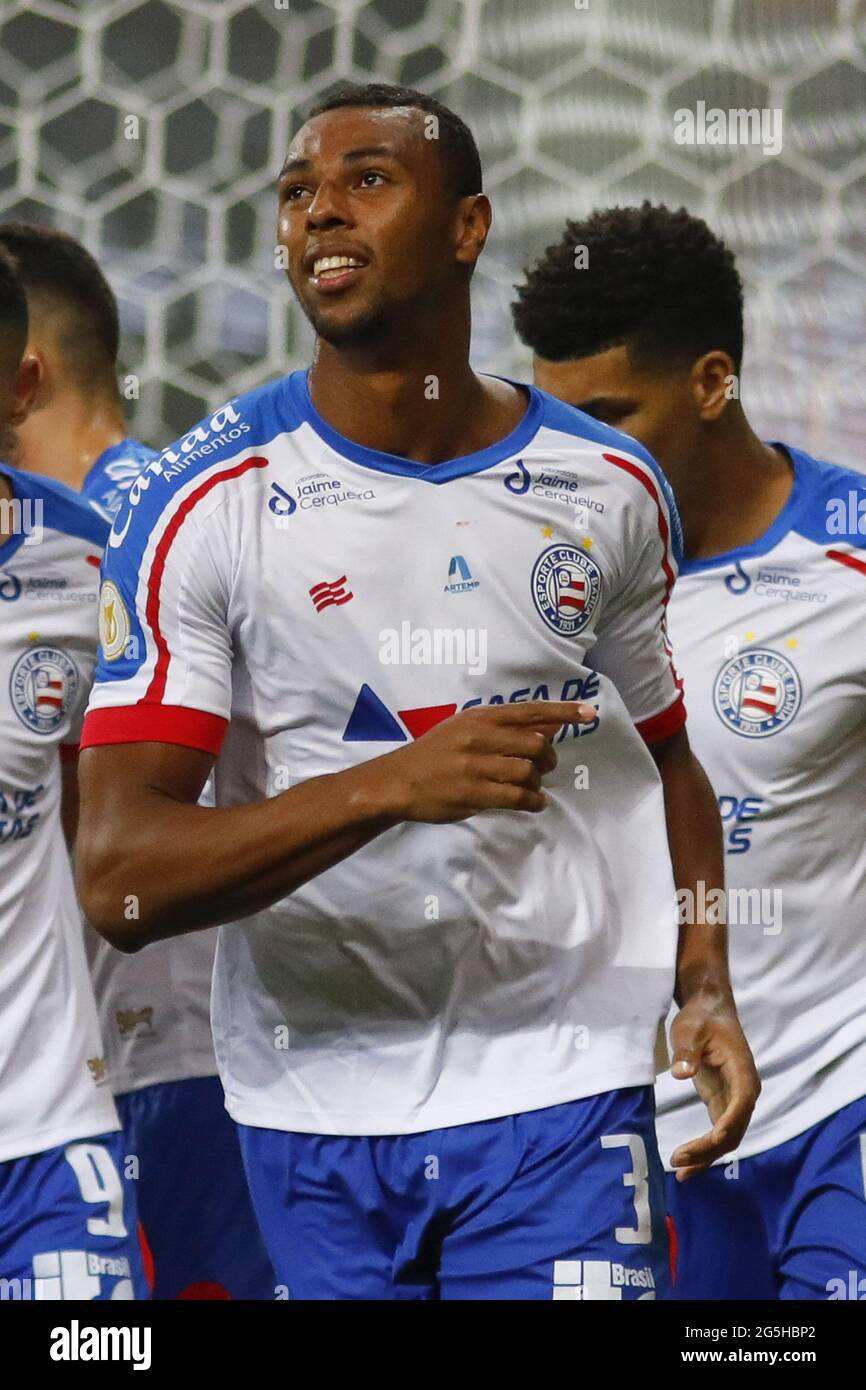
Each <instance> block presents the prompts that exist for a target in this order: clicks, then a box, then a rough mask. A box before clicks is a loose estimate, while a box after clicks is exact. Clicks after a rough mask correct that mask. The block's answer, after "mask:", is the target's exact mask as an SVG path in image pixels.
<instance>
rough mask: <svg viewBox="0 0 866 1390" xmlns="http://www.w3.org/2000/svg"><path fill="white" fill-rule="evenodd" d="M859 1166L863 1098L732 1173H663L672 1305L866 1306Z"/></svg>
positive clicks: (864, 1135)
mask: <svg viewBox="0 0 866 1390" xmlns="http://www.w3.org/2000/svg"><path fill="white" fill-rule="evenodd" d="M864 1168H866V1099H864V1100H857V1101H854V1102H853V1103H852V1104H851V1105H846V1106H845V1107H844V1109H842V1110H837V1111H836V1113H835V1114H834V1115H830V1116H828V1117H827V1119H826V1120H821V1121H820V1123H819V1124H817V1125H813V1126H812V1128H811V1129H807V1130H805V1132H804V1133H803V1134H798V1135H796V1136H795V1138H793V1139H789V1140H788V1141H787V1143H785V1144H779V1145H777V1147H776V1148H773V1149H767V1150H766V1152H765V1153H760V1154H755V1155H754V1156H753V1157H752V1158H741V1159H740V1160H739V1162H738V1163H737V1164H736V1165H734V1164H732V1163H725V1164H720V1165H719V1166H718V1167H716V1168H711V1169H710V1170H709V1172H707V1173H701V1174H699V1175H698V1176H697V1177H694V1178H690V1179H689V1180H688V1182H684V1183H678V1182H677V1181H676V1179H675V1178H674V1177H673V1174H668V1175H667V1193H668V1211H669V1212H670V1214H671V1216H672V1217H673V1222H674V1227H675V1230H676V1236H677V1280H676V1288H675V1293H674V1297H675V1298H677V1299H692V1298H698V1299H704V1298H706V1299H738V1298H742V1299H779V1298H801V1299H802V1298H805V1299H822V1300H827V1299H836V1298H850V1297H852V1296H857V1297H859V1298H861V1299H862V1298H866V1192H864V1183H866V1173H864ZM726 1174H728V1176H726ZM734 1174H736V1176H734ZM861 1281H862V1284H861ZM858 1287H859V1289H860V1292H859V1295H852V1293H851V1289H852V1288H854V1289H856V1288H858Z"/></svg>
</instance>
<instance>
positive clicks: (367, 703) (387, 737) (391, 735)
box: [343, 685, 407, 743]
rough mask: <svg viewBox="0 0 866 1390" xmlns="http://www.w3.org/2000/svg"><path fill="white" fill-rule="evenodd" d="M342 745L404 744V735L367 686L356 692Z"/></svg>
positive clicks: (386, 709)
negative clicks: (353, 706) (356, 696)
mask: <svg viewBox="0 0 866 1390" xmlns="http://www.w3.org/2000/svg"><path fill="white" fill-rule="evenodd" d="M343 742H344V743H406V742H407V739H406V735H405V733H404V731H403V730H402V729H401V728H400V725H399V724H398V723H397V720H396V719H395V718H394V716H393V714H392V713H391V711H390V710H389V709H388V707H387V705H383V704H382V701H381V700H380V699H379V696H378V695H377V694H376V693H375V691H373V690H371V689H370V687H369V685H362V686H361V689H360V690H359V691H358V698H357V700H356V701H355V708H354V709H353V710H352V713H351V714H350V715H349V722H348V724H347V725H346V729H345V732H344V734H343Z"/></svg>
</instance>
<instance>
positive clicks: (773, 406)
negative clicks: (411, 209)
mask: <svg viewBox="0 0 866 1390" xmlns="http://www.w3.org/2000/svg"><path fill="white" fill-rule="evenodd" d="M373 77H375V78H378V79H381V80H387V81H397V82H407V83H410V84H412V85H416V86H420V87H421V88H423V89H424V90H426V91H429V92H432V93H434V94H435V95H437V96H439V97H441V98H442V99H444V100H445V101H446V102H448V103H449V104H451V105H453V106H454V107H455V108H456V109H457V110H458V111H459V112H460V113H461V114H462V115H463V116H464V117H465V118H466V119H467V121H468V122H469V124H470V125H471V126H472V128H473V130H474V131H475V134H476V137H477V139H478V142H479V146H480V149H481V154H482V159H483V161H484V166H485V172H486V190H487V192H489V193H490V195H491V197H492V199H493V205H494V219H495V220H494V230H493V235H492V237H491V241H490V243H489V245H488V249H487V251H486V253H485V255H484V257H483V258H482V261H481V265H480V268H479V271H478V274H477V276H476V281H475V289H474V301H475V329H474V339H473V359H474V362H475V365H476V366H477V367H479V368H483V369H487V370H492V371H500V372H504V373H513V374H519V375H525V374H526V373H527V372H528V358H527V355H526V353H525V352H524V350H523V349H522V348H521V346H520V345H519V344H518V343H517V342H516V341H515V338H514V335H513V332H512V330H511V323H510V315H509V312H508V305H509V302H510V300H511V297H512V286H513V284H514V282H515V280H517V279H518V278H519V275H520V271H521V268H522V267H523V266H525V265H526V264H527V263H528V262H529V261H530V260H531V259H533V258H534V257H535V256H536V255H537V254H538V253H539V252H540V251H541V250H542V249H543V248H544V246H545V245H547V244H548V243H549V242H550V241H551V240H554V239H555V238H556V237H558V235H559V233H560V231H561V228H562V224H563V221H564V219H565V218H566V217H567V216H578V215H581V214H584V213H586V212H588V211H589V210H590V209H591V208H592V207H594V206H599V205H605V204H610V203H616V202H619V203H629V202H635V201H639V200H640V199H642V198H643V197H650V198H654V199H664V200H665V201H667V202H669V203H673V204H675V205H679V204H680V203H684V204H685V205H686V206H687V207H688V208H689V209H690V210H692V211H695V212H700V213H701V214H703V215H705V216H706V217H707V219H708V220H709V222H710V224H711V225H712V226H713V227H714V228H715V229H716V230H718V231H720V232H721V233H722V234H723V235H724V236H725V237H726V238H727V239H728V240H729V242H730V244H731V245H732V246H733V248H734V250H735V251H736V252H737V253H738V255H739V257H740V264H741V269H742V271H743V273H744V275H745V278H746V282H747V292H748V296H749V316H748V335H749V336H748V351H747V358H746V362H745V367H744V380H743V399H744V401H745V404H746V406H747V409H748V410H749V411H750V413H751V414H752V416H753V418H754V421H755V423H756V424H757V425H758V426H759V427H760V429H761V431H762V432H763V433H764V434H765V435H767V436H768V437H774V438H783V439H790V440H791V441H793V442H796V443H797V444H799V445H801V446H804V447H807V448H810V449H812V450H813V451H815V452H818V453H820V454H824V455H825V456H829V457H831V458H834V459H836V460H837V461H838V462H841V463H847V464H849V465H852V466H855V467H861V468H862V467H864V466H866V463H864V459H866V454H864V450H863V441H864V440H866V332H864V329H866V153H864V151H866V141H864V134H866V0H687V3H684V0H371V3H360V2H359V0H257V3H253V4H250V3H247V0H182V3H164V0H145V3H138V0H78V2H77V3H71V0H30V3H24V2H23V0H21V2H19V0H0V218H2V219H6V218H12V217H16V218H23V219H26V220H32V221H37V222H43V223H47V224H49V225H56V226H59V227H62V228H64V229H65V230H67V231H69V232H71V233H72V234H73V235H75V236H77V237H79V238H81V239H82V240H83V241H84V242H85V244H86V245H87V246H88V247H89V248H90V250H91V251H93V253H94V254H95V255H96V256H97V258H98V259H99V260H100V262H101V264H102V265H103V268H104V269H105V271H106V272H107V274H108V276H109V278H110V280H111V282H112V284H113V285H114V287H115V289H116V291H117V293H118V297H119V299H120V303H121V313H122V323H123V329H124V333H123V348H122V360H123V369H124V373H133V374H134V375H135V377H136V378H138V382H139V383H140V385H139V388H138V389H139V396H138V399H137V400H136V399H133V400H131V401H130V410H131V426H132V430H133V432H134V433H136V434H138V435H139V436H140V437H142V438H144V439H146V440H148V442H151V443H154V444H158V445H163V444H166V443H168V442H169V440H170V439H171V438H172V437H174V436H175V435H176V434H178V433H179V432H181V431H182V430H183V429H185V428H188V427H189V426H190V425H192V424H193V423H194V422H195V420H197V419H198V417H199V416H200V415H202V414H204V413H205V411H206V410H207V408H208V407H209V406H213V405H216V404H218V403H219V402H220V401H222V400H224V399H225V398H226V397H227V396H229V395H233V394H236V393H238V392H240V391H243V390H245V389H247V388H249V387H251V386H253V385H257V384H259V383H260V382H262V381H264V380H265V379H267V378H269V377H273V376H276V375H279V374H281V373H282V372H284V371H286V370H288V369H291V368H292V367H295V366H299V365H302V364H303V363H304V362H305V360H306V358H307V354H308V349H309V342H310V335H309V330H308V328H307V326H306V324H305V322H304V321H303V318H302V316H301V315H300V313H299V312H298V311H297V309H296V308H295V306H294V304H293V302H292V298H291V295H290V292H289V290H288V287H287V285H286V282H285V279H284V276H283V274H282V272H281V271H279V270H278V269H277V268H276V267H275V260H274V241H275V225H274V224H275V196H274V183H275V178H276V174H277V172H278V170H279V168H280V165H281V163H282V160H283V157H284V154H285V150H286V146H287V143H288V141H289V139H290V137H291V134H292V133H293V131H294V130H295V129H296V127H297V125H298V124H299V122H300V120H301V119H302V115H303V113H304V112H305V111H306V110H307V109H308V108H309V106H310V105H311V104H312V103H313V102H314V101H315V100H316V99H317V98H319V97H321V96H322V95H323V94H324V93H327V92H329V91H330V90H331V89H333V88H334V87H335V86H337V85H339V84H341V83H342V82H343V81H345V80H347V79H351V80H358V81H366V80H370V79H371V78H373ZM699 100H703V101H705V102H706V103H707V107H713V106H716V107H721V108H723V109H725V110H727V109H728V108H730V107H771V108H775V107H781V108H782V109H783V111H784V142H783V147H782V152H781V153H780V154H779V155H777V156H769V155H765V154H764V153H763V152H762V150H761V148H760V147H710V146H695V147H688V146H678V145H676V144H675V142H674V139H673V130H674V115H673V113H674V112H675V111H676V110H677V109H678V108H682V107H687V108H691V109H694V108H695V104H696V102H697V101H699ZM131 118H136V119H131ZM131 389H133V390H134V389H135V386H134V384H133V386H132V388H131Z"/></svg>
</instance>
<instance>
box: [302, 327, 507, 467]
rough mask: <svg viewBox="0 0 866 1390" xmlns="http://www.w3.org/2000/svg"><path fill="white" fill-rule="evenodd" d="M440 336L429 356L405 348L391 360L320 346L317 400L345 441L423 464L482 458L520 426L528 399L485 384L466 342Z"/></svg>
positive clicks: (313, 383)
mask: <svg viewBox="0 0 866 1390" xmlns="http://www.w3.org/2000/svg"><path fill="white" fill-rule="evenodd" d="M460 339H461V335H460V334H459V333H458V334H457V335H456V336H455V333H454V331H453V326H452V331H451V333H450V334H448V333H446V332H444V331H443V332H440V333H438V334H437V335H436V337H435V339H434V342H433V343H432V344H431V345H430V347H429V350H424V349H423V348H420V347H419V345H418V344H417V343H416V344H413V345H411V346H408V345H407V344H406V343H405V341H404V343H403V344H402V345H401V346H400V348H399V350H395V351H394V352H393V353H391V354H389V353H387V352H386V351H385V350H383V349H381V348H377V350H376V351H375V353H372V352H368V351H366V350H365V351H363V352H362V351H346V350H345V349H341V350H338V349H336V348H334V347H331V346H330V345H329V344H328V343H325V342H323V341H322V340H321V339H320V340H319V341H318V343H317V349H316V354H315V358H314V361H313V365H312V368H311V370H310V395H311V397H312V401H313V404H314V405H315V407H316V409H317V410H318V412H319V414H320V415H321V416H322V417H323V419H325V420H326V421H327V423H328V424H329V425H330V426H331V427H332V428H333V429H335V430H338V431H339V433H340V434H343V435H345V436H346V438H347V439H351V440H352V441H353V442H354V443H356V444H361V445H363V447H365V448H367V449H377V450H379V451H381V452H384V453H388V454H396V455H398V456H399V457H400V458H405V459H411V460H413V461H414V462H416V463H419V464H433V463H441V462H444V461H445V460H446V459H451V458H461V457H463V456H465V455H466V454H473V453H477V452H479V451H480V450H482V449H486V448H488V447H489V446H490V445H491V444H495V443H497V442H498V440H500V439H503V438H504V437H505V436H506V435H507V434H509V433H510V431H511V430H512V429H514V428H515V426H516V425H517V424H518V423H519V421H520V419H521V418H522V416H523V414H524V412H525V410H526V399H525V397H524V395H523V393H522V392H518V391H516V390H515V389H514V388H513V387H511V386H509V385H508V384H507V383H505V382H492V381H488V380H482V379H481V378H480V377H478V376H476V374H475V373H474V372H473V371H472V369H471V368H470V366H469V359H468V346H469V334H468V320H467V325H466V334H465V341H461V340H460Z"/></svg>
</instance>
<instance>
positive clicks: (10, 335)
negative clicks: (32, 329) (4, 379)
mask: <svg viewBox="0 0 866 1390" xmlns="http://www.w3.org/2000/svg"><path fill="white" fill-rule="evenodd" d="M26 346H27V296H26V294H25V293H24V286H23V285H22V284H21V276H20V275H19V274H18V267H17V265H16V264H15V260H14V258H13V257H12V256H10V255H9V252H8V251H5V250H4V249H3V247H2V246H0V351H2V354H3V365H4V367H9V366H10V365H12V364H15V365H16V366H17V364H18V363H19V362H20V361H21V358H22V357H23V356H24V349H25V347H26Z"/></svg>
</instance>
